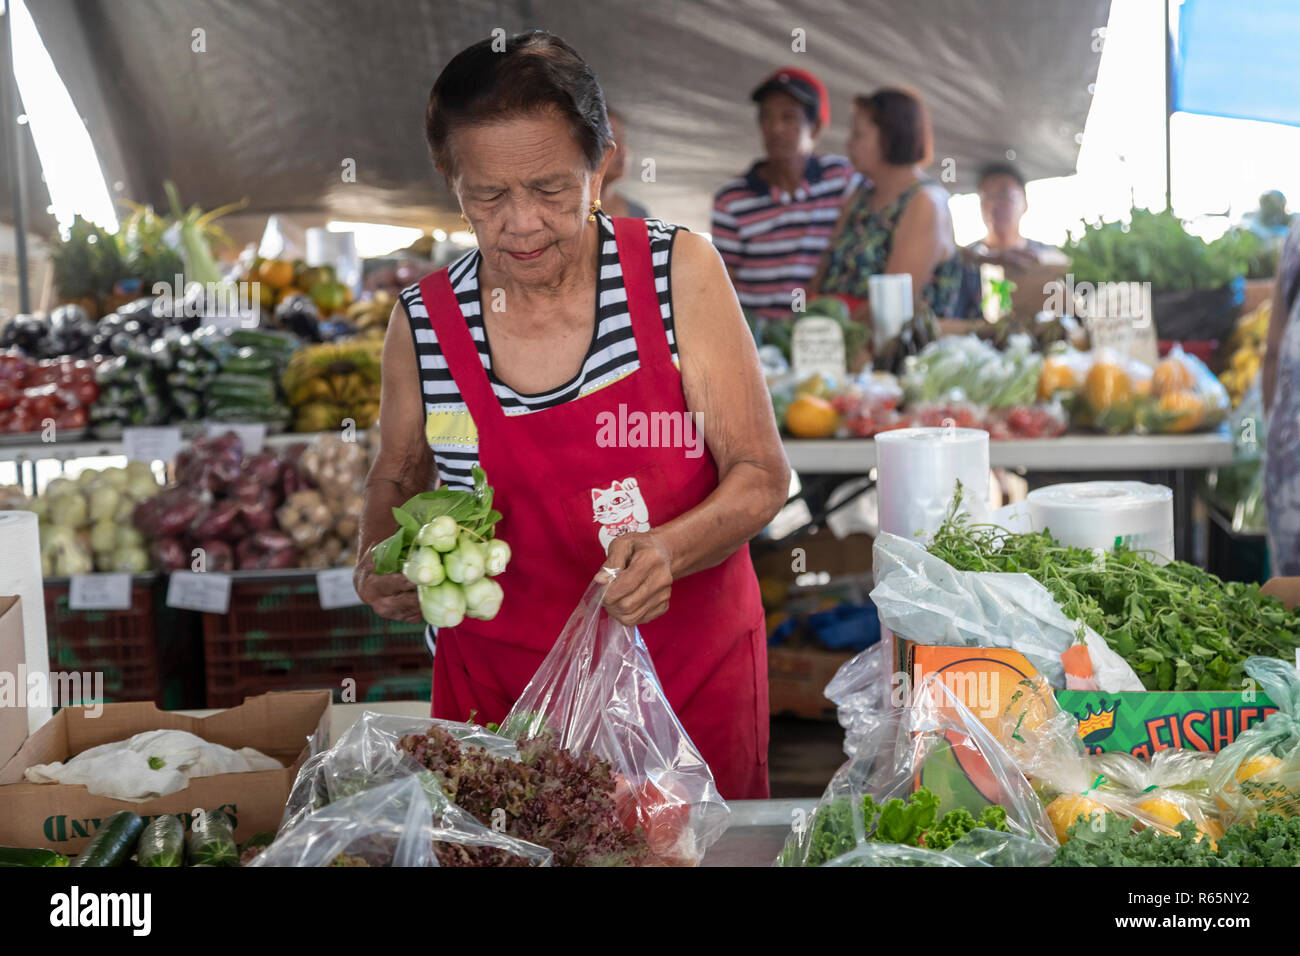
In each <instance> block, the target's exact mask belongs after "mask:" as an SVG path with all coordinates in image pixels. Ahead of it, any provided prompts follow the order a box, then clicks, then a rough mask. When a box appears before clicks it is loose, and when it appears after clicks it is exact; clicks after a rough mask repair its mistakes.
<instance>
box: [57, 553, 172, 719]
mask: <svg viewBox="0 0 1300 956" xmlns="http://www.w3.org/2000/svg"><path fill="white" fill-rule="evenodd" d="M68 588H69V584H68V580H67V579H66V578H53V579H50V580H47V581H46V582H45V626H46V631H47V633H48V635H49V648H50V670H51V671H56V672H80V673H83V674H85V673H99V674H102V675H103V681H104V683H103V697H104V700H105V701H107V702H114V703H115V702H119V701H129V700H152V701H154V702H155V703H158V704H163V703H164V700H163V698H162V681H161V679H160V676H159V669H158V630H157V622H156V618H155V617H154V602H153V588H154V582H153V579H152V577H146V576H138V577H136V578H134V579H133V580H132V582H131V607H130V608H128V609H126V610H124V611H74V610H72V609H71V608H70V607H69V606H68ZM83 687H85V691H86V692H87V693H94V689H95V688H94V686H93V684H91V685H89V686H86V685H84V684H83ZM65 703H66V702H65Z"/></svg>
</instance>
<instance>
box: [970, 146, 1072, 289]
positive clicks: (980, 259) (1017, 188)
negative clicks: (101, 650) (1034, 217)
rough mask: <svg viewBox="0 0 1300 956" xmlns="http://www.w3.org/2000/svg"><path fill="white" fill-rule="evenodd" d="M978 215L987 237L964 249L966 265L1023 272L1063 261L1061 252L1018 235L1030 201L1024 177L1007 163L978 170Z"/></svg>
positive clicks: (989, 165) (994, 164) (1053, 247)
mask: <svg viewBox="0 0 1300 956" xmlns="http://www.w3.org/2000/svg"><path fill="white" fill-rule="evenodd" d="M977 188H978V190H979V195H980V216H981V217H982V218H983V219H984V228H985V229H987V230H988V234H987V235H985V237H984V238H983V239H981V240H979V241H978V242H974V243H971V244H970V245H969V246H967V247H966V248H965V250H964V252H965V258H966V261H967V262H972V263H975V264H976V265H979V264H981V263H990V264H993V265H1000V266H1009V267H1011V268H1013V269H1026V268H1028V267H1030V266H1035V265H1038V264H1039V263H1042V262H1058V261H1064V256H1062V254H1061V252H1060V250H1058V249H1057V248H1056V247H1055V246H1049V245H1048V244H1047V243H1045V242H1039V241H1038V240H1036V239H1026V238H1025V237H1024V236H1022V235H1021V234H1020V220H1021V219H1023V218H1024V216H1025V212H1026V210H1028V209H1029V202H1028V200H1027V199H1026V198H1025V177H1024V176H1022V175H1021V174H1020V170H1018V169H1017V168H1016V167H1015V166H1013V165H1011V164H1010V163H990V164H988V165H987V166H985V167H984V168H983V169H981V170H980V174H979V181H978V186H977Z"/></svg>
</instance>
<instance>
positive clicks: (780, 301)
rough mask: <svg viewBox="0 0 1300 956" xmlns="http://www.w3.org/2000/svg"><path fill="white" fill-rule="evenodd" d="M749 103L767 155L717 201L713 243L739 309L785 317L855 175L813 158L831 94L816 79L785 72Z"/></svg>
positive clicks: (834, 161)
mask: <svg viewBox="0 0 1300 956" xmlns="http://www.w3.org/2000/svg"><path fill="white" fill-rule="evenodd" d="M750 98H751V99H752V100H753V101H754V102H755V103H757V104H758V127H759V131H760V133H761V134H762V138H763V152H764V154H765V158H763V159H761V160H758V161H757V162H755V163H754V164H753V165H752V166H751V167H750V168H749V170H748V171H746V172H745V173H744V174H743V175H742V176H739V177H737V178H736V179H733V180H731V181H730V182H728V183H727V184H726V185H724V186H723V187H722V188H721V189H720V190H718V192H717V195H715V196H714V199H713V217H712V227H711V228H712V232H713V244H714V246H716V247H717V249H718V252H719V253H721V254H722V261H723V262H724V263H725V264H726V267H727V272H728V274H729V275H730V276H731V282H732V285H733V286H735V289H736V295H737V296H738V297H739V299H740V304H741V306H742V307H743V308H745V309H746V310H749V311H752V312H754V313H756V314H757V315H758V316H760V317H763V318H769V319H781V318H784V319H789V318H791V317H792V313H791V305H792V303H793V294H794V291H795V290H796V289H803V290H805V291H806V290H807V289H808V287H809V285H810V283H811V281H812V278H813V274H814V273H815V272H816V270H817V263H818V261H819V260H820V258H821V255H822V252H823V251H824V250H825V248H826V242H827V240H828V239H829V238H830V235H831V229H832V227H833V226H834V225H835V220H836V218H837V217H838V216H839V213H840V207H841V206H842V204H843V202H844V199H845V197H846V196H847V195H848V194H849V193H850V192H852V190H853V189H854V188H856V186H857V177H856V175H855V174H854V172H853V167H852V166H851V165H850V164H849V161H848V160H847V159H846V158H844V157H843V156H817V155H815V154H814V153H813V147H814V145H815V143H816V141H817V137H818V136H819V135H821V133H822V131H823V130H825V129H826V127H827V126H828V125H829V124H830V119H831V106H830V97H829V96H828V95H827V93H826V87H825V86H823V85H822V82H821V80H819V79H817V77H815V76H814V75H813V74H811V73H809V72H808V71H807V70H799V69H795V68H793V67H785V68H782V69H780V70H777V71H776V72H775V73H773V74H772V75H771V76H769V77H768V78H767V79H766V80H764V81H763V82H762V83H760V84H759V85H758V88H757V89H755V90H754V92H753V93H752V94H751V96H750Z"/></svg>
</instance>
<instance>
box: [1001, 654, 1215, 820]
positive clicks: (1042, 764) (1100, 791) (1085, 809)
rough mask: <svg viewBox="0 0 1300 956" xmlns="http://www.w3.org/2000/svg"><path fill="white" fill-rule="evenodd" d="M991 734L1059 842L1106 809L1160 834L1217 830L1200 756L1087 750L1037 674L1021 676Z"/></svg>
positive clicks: (1076, 727)
mask: <svg viewBox="0 0 1300 956" xmlns="http://www.w3.org/2000/svg"><path fill="white" fill-rule="evenodd" d="M997 737H998V739H999V740H1000V741H1001V742H1002V743H1003V744H1005V745H1006V749H1007V752H1008V753H1009V754H1010V755H1011V758H1012V759H1013V760H1014V761H1015V762H1016V764H1017V766H1019V767H1020V769H1021V770H1022V771H1023V772H1024V774H1025V776H1027V777H1028V778H1029V779H1030V780H1031V781H1032V783H1033V787H1034V790H1035V792H1037V793H1038V795H1039V797H1041V798H1042V800H1043V803H1044V804H1045V805H1046V808H1047V816H1048V818H1049V819H1050V820H1051V821H1052V826H1053V827H1054V829H1055V832H1056V836H1057V839H1058V840H1059V841H1060V842H1062V843H1064V842H1065V841H1066V840H1067V839H1068V831H1069V828H1070V827H1071V826H1072V825H1074V824H1076V823H1077V822H1079V820H1080V819H1083V820H1085V821H1090V822H1091V825H1093V826H1095V827H1102V826H1104V825H1105V824H1106V817H1105V815H1106V814H1107V813H1110V814H1113V815H1114V816H1117V817H1120V818H1122V819H1124V820H1130V821H1132V824H1126V825H1141V826H1146V827H1154V828H1155V829H1157V830H1159V831H1160V832H1162V833H1166V834H1176V833H1177V832H1178V830H1177V827H1178V825H1179V824H1180V823H1182V822H1183V821H1187V820H1190V821H1191V822H1192V823H1193V824H1194V825H1195V826H1196V829H1197V830H1198V831H1199V832H1200V833H1202V834H1204V835H1206V836H1208V837H1209V838H1210V839H1212V840H1217V839H1218V838H1219V837H1220V836H1222V835H1223V826H1222V824H1221V822H1220V821H1219V819H1218V814H1217V813H1216V811H1215V808H1214V803H1213V798H1212V796H1211V793H1210V789H1209V784H1208V777H1209V775H1208V770H1209V764H1208V762H1207V760H1206V757H1207V755H1204V754H1198V753H1196V752H1194V751H1190V750H1189V751H1177V750H1170V751H1162V752H1160V753H1158V754H1157V755H1156V759H1155V760H1153V761H1151V762H1149V763H1148V762H1145V761H1142V760H1140V759H1138V758H1137V757H1134V756H1132V755H1130V754H1124V753H1111V754H1094V755H1088V754H1087V753H1086V752H1085V748H1084V746H1083V741H1082V740H1081V739H1080V738H1079V722H1078V721H1077V720H1076V719H1075V717H1074V715H1073V714H1071V713H1069V712H1068V711H1066V710H1064V709H1063V708H1061V706H1060V705H1059V704H1058V703H1057V702H1056V696H1055V695H1054V694H1053V693H1052V689H1051V688H1050V687H1049V686H1048V685H1047V683H1046V682H1045V681H1044V680H1043V678H1042V677H1041V676H1040V677H1036V678H1034V679H1032V680H1027V681H1022V682H1021V690H1020V691H1018V692H1017V693H1016V694H1014V695H1013V696H1012V699H1011V703H1010V704H1009V705H1008V707H1007V709H1006V712H1005V713H1004V714H1003V715H1002V716H1001V718H1000V719H999V729H998V732H997Z"/></svg>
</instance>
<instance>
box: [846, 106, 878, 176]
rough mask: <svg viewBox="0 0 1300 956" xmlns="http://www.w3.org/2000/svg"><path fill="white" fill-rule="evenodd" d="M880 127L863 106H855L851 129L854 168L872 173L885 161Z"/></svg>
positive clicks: (850, 153)
mask: <svg viewBox="0 0 1300 956" xmlns="http://www.w3.org/2000/svg"><path fill="white" fill-rule="evenodd" d="M882 147H883V144H882V143H881V140H880V127H878V126H877V125H876V124H875V123H874V122H872V120H871V117H870V116H868V115H867V114H866V113H865V112H864V111H863V110H862V109H861V108H858V107H854V110H853V128H852V129H851V130H850V131H849V161H850V162H852V163H853V168H854V169H856V170H857V171H858V172H860V173H863V174H865V175H868V176H869V175H871V174H872V173H874V172H875V171H876V170H878V169H880V167H881V165H883V163H884V158H885V157H884V150H883V148H882Z"/></svg>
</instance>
